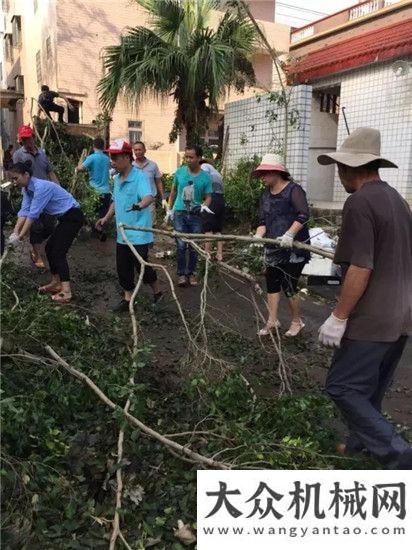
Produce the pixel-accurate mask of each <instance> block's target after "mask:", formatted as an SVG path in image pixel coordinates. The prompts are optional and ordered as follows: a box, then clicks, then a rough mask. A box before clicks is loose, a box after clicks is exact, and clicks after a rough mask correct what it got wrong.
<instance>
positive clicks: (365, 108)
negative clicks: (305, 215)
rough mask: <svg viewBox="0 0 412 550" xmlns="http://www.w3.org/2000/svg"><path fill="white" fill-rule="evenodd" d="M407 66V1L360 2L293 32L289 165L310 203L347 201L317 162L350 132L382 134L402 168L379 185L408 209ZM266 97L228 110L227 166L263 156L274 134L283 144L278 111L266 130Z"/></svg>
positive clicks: (410, 132) (410, 114)
mask: <svg viewBox="0 0 412 550" xmlns="http://www.w3.org/2000/svg"><path fill="white" fill-rule="evenodd" d="M411 62H412V1H411V0H370V1H366V2H360V3H358V4H356V5H354V6H353V7H351V8H348V9H346V10H343V11H340V12H339V13H336V14H333V15H330V16H328V17H325V18H323V19H321V20H319V21H316V22H314V23H312V24H310V25H306V26H305V27H302V28H300V29H294V30H292V32H291V45H290V53H289V65H288V78H289V84H290V85H291V86H293V94H292V103H291V108H295V109H297V110H298V111H299V119H300V122H299V124H298V127H297V128H295V129H291V131H290V135H289V140H288V150H289V159H288V163H289V166H290V169H291V171H292V173H293V174H294V175H295V177H296V179H297V180H298V181H300V182H301V183H302V184H303V186H304V187H305V188H306V189H307V192H308V197H309V200H310V201H311V202H312V203H314V204H316V205H318V206H320V207H333V208H340V207H341V205H342V204H343V202H344V200H345V198H346V193H345V191H344V189H343V187H342V186H341V185H340V182H339V180H338V177H337V174H336V173H335V167H334V165H332V166H330V167H321V166H319V164H318V163H317V156H318V155H319V154H321V153H324V152H327V151H331V150H335V149H336V147H339V145H340V144H341V143H342V141H343V140H344V139H345V137H346V136H347V135H348V129H349V131H351V130H352V131H353V130H354V129H356V128H358V127H361V126H372V127H374V128H378V129H379V130H380V131H381V135H382V151H383V153H384V154H385V155H386V156H387V157H388V158H390V159H391V160H393V161H394V162H395V163H396V164H398V166H399V170H393V169H392V170H383V171H382V177H383V178H387V179H388V181H389V183H390V184H391V185H393V186H394V187H396V188H397V189H398V191H399V192H400V193H401V194H402V195H403V196H404V197H405V198H407V199H408V200H409V201H411V202H412V66H411ZM267 97H268V96H267ZM267 97H266V98H265V99H264V100H262V101H260V103H259V104H256V99H254V98H253V99H246V100H241V101H237V102H234V103H231V104H229V105H227V106H226V109H225V125H226V126H227V127H229V128H230V138H229V149H230V155H231V159H232V158H234V159H236V158H237V157H238V156H241V155H242V154H246V155H250V154H254V153H257V154H263V153H265V152H267V151H268V148H269V147H270V146H271V143H272V144H273V140H272V141H270V140H268V136H270V134H271V133H272V134H273V135H274V136H275V142H276V139H279V138H280V137H281V135H282V130H281V127H282V124H283V118H282V112H281V110H276V112H275V116H276V124H273V123H272V124H271V123H270V120H268V116H267V113H268V110H269V113H270V112H271V110H273V106H271V105H270V102H269V103H268V99H267ZM268 105H269V107H268ZM240 113H241V115H240V116H239V114H240ZM344 115H345V116H346V121H345V116H344ZM269 118H273V117H269ZM251 127H253V129H254V131H253V133H252V132H251V131H250V129H251ZM242 138H243V139H242ZM242 142H243V145H242ZM246 142H247V143H246ZM242 148H243V149H242ZM242 151H243V153H241V152H242Z"/></svg>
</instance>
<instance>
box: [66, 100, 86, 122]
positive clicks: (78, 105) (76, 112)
mask: <svg viewBox="0 0 412 550" xmlns="http://www.w3.org/2000/svg"><path fill="white" fill-rule="evenodd" d="M67 99H68V100H69V101H70V103H71V104H72V105H73V107H74V109H73V110H71V109H68V110H67V122H68V123H69V124H80V121H81V119H82V107H83V104H82V102H81V101H77V100H76V99H72V98H71V97H68V98H67Z"/></svg>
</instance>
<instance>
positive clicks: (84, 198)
mask: <svg viewBox="0 0 412 550" xmlns="http://www.w3.org/2000/svg"><path fill="white" fill-rule="evenodd" d="M99 121H100V124H101V125H103V124H105V123H106V118H105V117H104V116H103V115H101V117H100V118H99ZM36 127H37V130H38V132H39V133H40V135H41V136H43V135H44V132H45V130H46V127H47V133H46V139H45V142H44V148H45V151H46V154H47V156H48V157H49V159H50V162H51V163H52V164H53V166H54V168H55V171H56V174H57V177H58V179H59V182H60V183H61V185H62V186H63V187H65V188H66V189H67V190H68V191H69V192H70V193H72V195H73V196H74V197H75V198H76V199H77V200H78V201H79V203H80V206H81V209H82V211H83V213H84V215H85V216H86V219H88V220H90V221H93V220H95V218H96V214H95V212H96V207H97V205H98V203H99V201H100V196H99V194H98V193H97V191H95V190H94V189H93V188H92V187H91V186H90V185H89V184H88V175H87V174H85V173H78V174H76V172H75V168H76V166H77V165H78V163H79V160H80V157H81V155H82V153H83V151H85V150H86V151H87V152H89V151H91V147H92V138H91V137H88V136H78V135H76V136H72V135H71V134H69V133H68V132H67V129H66V128H65V126H64V125H63V124H59V123H54V127H55V128H53V126H52V125H51V123H50V121H48V120H37V121H36ZM56 131H57V134H56Z"/></svg>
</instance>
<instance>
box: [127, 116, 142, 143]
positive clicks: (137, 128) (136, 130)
mask: <svg viewBox="0 0 412 550" xmlns="http://www.w3.org/2000/svg"><path fill="white" fill-rule="evenodd" d="M128 128H129V142H130V143H131V144H133V143H134V142H135V141H141V140H142V137H143V129H142V128H143V122H142V121H141V120H129V121H128Z"/></svg>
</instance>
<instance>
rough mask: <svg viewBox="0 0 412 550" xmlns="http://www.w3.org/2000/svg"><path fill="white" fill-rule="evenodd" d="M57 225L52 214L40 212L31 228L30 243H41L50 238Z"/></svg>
mask: <svg viewBox="0 0 412 550" xmlns="http://www.w3.org/2000/svg"><path fill="white" fill-rule="evenodd" d="M55 227H56V218H55V216H51V215H50V214H40V217H39V218H38V219H37V220H35V222H34V223H33V225H32V226H31V228H30V244H41V243H42V242H43V241H45V240H46V239H48V238H49V237H50V235H51V234H52V233H53V231H54V228H55Z"/></svg>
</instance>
